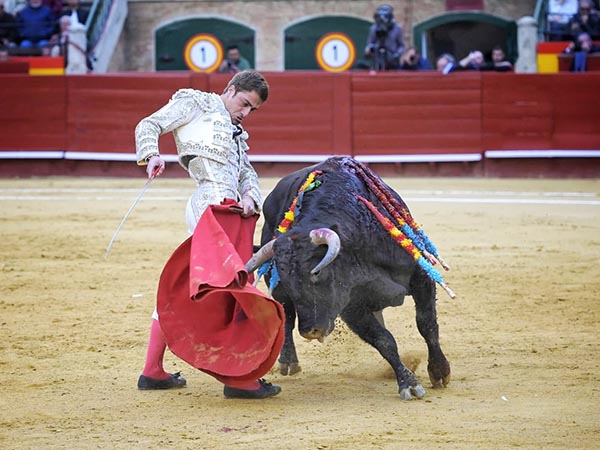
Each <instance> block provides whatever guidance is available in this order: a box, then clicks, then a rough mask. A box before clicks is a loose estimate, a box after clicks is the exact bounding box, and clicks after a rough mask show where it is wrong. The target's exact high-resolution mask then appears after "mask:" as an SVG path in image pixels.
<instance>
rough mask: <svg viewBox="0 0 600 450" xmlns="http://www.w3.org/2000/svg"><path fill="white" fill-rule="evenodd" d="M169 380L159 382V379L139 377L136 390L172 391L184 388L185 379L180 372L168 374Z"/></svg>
mask: <svg viewBox="0 0 600 450" xmlns="http://www.w3.org/2000/svg"><path fill="white" fill-rule="evenodd" d="M169 375H170V377H169V378H165V379H164V380H161V379H160V378H150V377H147V376H145V375H140V377H139V378H138V389H139V390H141V391H150V390H157V389H173V388H181V387H184V386H185V383H186V381H185V378H183V377H182V376H181V373H180V372H177V373H170V374H169Z"/></svg>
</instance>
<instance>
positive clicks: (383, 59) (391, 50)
mask: <svg viewBox="0 0 600 450" xmlns="http://www.w3.org/2000/svg"><path fill="white" fill-rule="evenodd" d="M373 18H374V19H375V23H374V24H373V25H371V27H370V28H369V35H368V36H367V45H366V47H365V56H366V57H367V58H372V59H373V64H372V69H373V70H379V71H380V70H396V69H398V67H399V65H400V64H399V61H400V55H402V52H403V51H404V42H403V40H402V27H401V26H400V25H398V24H397V23H396V22H395V20H394V9H393V8H392V7H391V6H389V5H382V6H380V7H379V8H377V10H376V11H375V14H374V15H373Z"/></svg>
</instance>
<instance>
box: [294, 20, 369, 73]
mask: <svg viewBox="0 0 600 450" xmlns="http://www.w3.org/2000/svg"><path fill="white" fill-rule="evenodd" d="M370 25H371V22H369V21H367V20H364V19H357V18H354V17H342V16H322V17H317V18H313V19H309V20H305V21H302V22H299V23H296V24H294V25H291V26H289V27H288V28H286V29H285V31H284V39H285V65H284V68H285V70H329V71H334V72H335V71H341V70H351V69H357V68H358V69H360V68H365V67H368V64H367V65H366V66H365V63H364V62H363V61H361V58H362V57H363V51H364V48H365V45H366V42H367V35H368V33H369V26H370ZM352 58H353V59H352ZM338 69H340V70H338Z"/></svg>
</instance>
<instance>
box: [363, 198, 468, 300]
mask: <svg viewBox="0 0 600 450" xmlns="http://www.w3.org/2000/svg"><path fill="white" fill-rule="evenodd" d="M356 197H357V198H358V200H360V201H361V202H362V203H364V204H365V205H366V207H367V208H369V210H370V211H371V213H372V214H373V215H374V216H375V217H376V218H377V220H378V221H379V223H381V225H382V226H383V228H385V230H386V231H387V232H388V233H389V234H390V236H391V237H392V239H394V241H396V242H397V243H398V244H400V246H401V247H402V248H403V249H404V250H405V251H406V252H407V253H408V254H409V255H411V256H412V257H413V258H414V260H415V261H416V262H417V264H418V265H419V266H421V268H422V269H423V270H424V271H425V273H426V274H427V276H428V277H429V278H431V279H432V280H433V281H435V282H436V283H438V284H439V285H440V286H441V287H442V288H443V289H444V290H445V291H446V292H447V293H448V295H449V296H450V297H451V298H455V297H456V294H455V293H454V292H453V291H452V289H450V288H449V287H448V286H447V285H446V283H444V279H443V278H442V276H441V275H440V273H439V272H438V271H437V270H435V268H434V267H433V265H432V264H431V263H430V262H429V261H428V260H427V259H425V258H424V257H423V255H422V253H421V251H420V250H419V249H418V248H417V247H416V246H415V244H414V243H413V241H412V240H411V239H409V238H408V237H407V236H406V235H405V234H404V233H403V232H402V231H400V230H399V229H398V228H397V227H396V226H395V225H394V223H393V222H392V221H391V220H390V219H388V218H387V217H386V216H384V215H383V214H381V212H380V211H379V210H378V209H377V207H376V206H375V205H374V204H373V203H371V202H370V201H369V200H367V199H366V198H364V197H361V196H360V195H357V196H356Z"/></svg>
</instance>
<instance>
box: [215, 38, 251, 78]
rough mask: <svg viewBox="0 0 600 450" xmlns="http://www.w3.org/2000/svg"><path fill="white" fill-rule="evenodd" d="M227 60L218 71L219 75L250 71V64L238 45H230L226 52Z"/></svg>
mask: <svg viewBox="0 0 600 450" xmlns="http://www.w3.org/2000/svg"><path fill="white" fill-rule="evenodd" d="M225 54H226V55H225V59H223V62H222V63H221V65H220V66H219V69H218V70H217V72H218V73H231V74H234V73H238V72H241V71H242V70H247V69H250V68H251V67H250V63H249V62H248V60H247V59H246V58H244V57H243V56H242V54H241V53H240V48H239V47H238V46H237V45H235V44H234V45H230V46H229V47H227V50H226V51H225Z"/></svg>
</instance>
